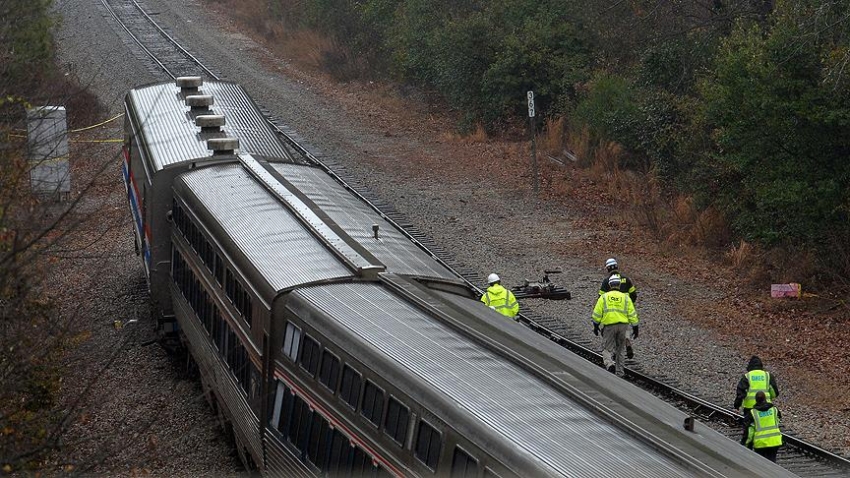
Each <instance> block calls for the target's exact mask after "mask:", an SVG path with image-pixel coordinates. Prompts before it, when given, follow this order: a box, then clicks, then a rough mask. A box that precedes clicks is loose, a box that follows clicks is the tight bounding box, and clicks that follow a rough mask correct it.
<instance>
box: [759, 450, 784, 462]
mask: <svg viewBox="0 0 850 478" xmlns="http://www.w3.org/2000/svg"><path fill="white" fill-rule="evenodd" d="M778 451H779V447H778V446H771V447H767V448H756V449H755V452H756V453H758V454H759V455H761V456H763V457H765V458H767V459H768V460H770V461H772V462H774V463H776V452H778Z"/></svg>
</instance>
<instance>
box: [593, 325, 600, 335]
mask: <svg viewBox="0 0 850 478" xmlns="http://www.w3.org/2000/svg"><path fill="white" fill-rule="evenodd" d="M593 335H595V336H597V337H599V324H597V323H596V322H594V323H593Z"/></svg>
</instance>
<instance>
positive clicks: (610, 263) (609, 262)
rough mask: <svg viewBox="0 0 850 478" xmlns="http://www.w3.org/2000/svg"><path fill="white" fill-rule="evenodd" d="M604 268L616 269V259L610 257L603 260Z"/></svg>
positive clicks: (609, 270)
mask: <svg viewBox="0 0 850 478" xmlns="http://www.w3.org/2000/svg"><path fill="white" fill-rule="evenodd" d="M605 268H606V269H608V272H611V271H614V270H617V259H614V258H613V257H612V258H610V259H608V260H607V261H605Z"/></svg>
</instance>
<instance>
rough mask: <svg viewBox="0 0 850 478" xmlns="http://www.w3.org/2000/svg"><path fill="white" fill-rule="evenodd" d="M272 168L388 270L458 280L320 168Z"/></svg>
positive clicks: (402, 273)
mask: <svg viewBox="0 0 850 478" xmlns="http://www.w3.org/2000/svg"><path fill="white" fill-rule="evenodd" d="M271 167H272V168H274V169H275V170H277V171H278V172H279V173H280V174H281V176H282V177H283V178H285V179H286V181H288V182H289V183H290V184H291V185H292V186H294V187H295V188H296V189H297V190H298V191H300V192H302V193H303V194H305V195H306V196H307V197H308V198H309V199H310V201H311V202H312V203H314V204H315V206H316V207H317V208H318V209H319V210H321V211H322V212H323V213H325V214H327V215H328V217H329V218H330V219H331V220H332V221H333V222H334V223H336V224H338V225H339V226H340V227H341V228H342V229H343V230H344V231H345V233H346V234H347V235H349V236H350V237H351V238H353V239H354V240H355V241H357V242H358V243H359V244H361V245H362V246H363V247H365V248H366V249H367V250H368V251H369V252H370V253H371V254H373V255H374V256H375V258H377V259H378V260H379V261H380V262H381V263H382V264H384V265H385V266H386V269H387V271H392V272H393V273H396V274H401V275H410V276H420V277H436V278H441V279H451V280H456V279H457V277H456V276H455V275H454V274H452V273H451V271H449V270H448V269H447V268H445V267H444V266H443V265H441V264H440V263H439V262H437V261H436V260H435V259H434V258H432V257H431V256H429V255H428V254H427V253H425V252H424V251H423V250H422V249H420V248H419V247H417V246H416V245H415V244H414V243H412V242H411V241H410V239H408V238H407V237H405V236H404V235H403V234H402V233H401V232H400V231H399V230H397V229H396V228H395V227H393V226H392V225H391V224H390V223H389V222H388V221H387V220H385V219H383V218H382V217H381V215H380V214H378V213H377V212H375V210H374V209H372V208H371V207H370V206H369V205H367V204H366V203H364V202H363V201H362V200H360V199H359V198H358V197H356V196H355V195H354V194H351V193H350V192H349V191H348V190H346V189H345V188H344V187H343V186H342V185H340V184H339V183H338V182H337V181H335V180H334V179H333V178H331V177H330V176H329V175H327V174H326V173H324V172H323V171H321V170H319V169H317V168H306V167H303V166H299V165H296V164H285V163H274V164H271ZM373 225H377V226H378V232H377V234H378V239H375V232H374V231H373V229H372V226H373Z"/></svg>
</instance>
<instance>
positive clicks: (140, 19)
mask: <svg viewBox="0 0 850 478" xmlns="http://www.w3.org/2000/svg"><path fill="white" fill-rule="evenodd" d="M101 3H102V4H103V6H104V8H105V10H106V12H107V13H108V15H110V16H111V17H112V18H113V19H114V20H115V21H116V22H117V23H118V24H119V25H120V27H121V28H122V29H123V30H124V31H125V32H126V33H127V35H128V36H129V38H130V39H131V40H132V41H134V42H135V43H136V44H137V45H138V46H139V48H141V49H142V50H143V51H144V52H145V54H147V55H148V56H149V57H150V59H151V61H152V62H153V63H155V67H156V68H158V69H160V70H161V71H163V72H164V74H166V75H168V76H169V77H171V78H177V77H180V76H196V75H198V73H199V72H202V76H204V77H206V78H209V79H213V80H218V79H220V78H219V76H218V75H216V74H215V73H214V72H212V71H211V70H210V69H209V68H207V67H206V66H205V65H204V64H203V63H202V62H201V61H200V60H199V59H197V58H196V57H195V56H193V55H192V54H191V53H190V52H189V51H188V50H186V49H185V48H184V47H183V46H181V45H180V44H179V43H178V42H177V41H176V40H175V39H174V38H173V37H172V36H171V35H170V34H169V33H168V32H166V31H165V30H164V29H163V28H162V27H160V26H159V25H158V24H157V23H156V21H155V20H154V18H153V17H152V16H151V15H149V14H148V13H147V12H145V10H144V9H143V7H142V6H141V5H140V4H139V3H138V2H137V1H136V0H101ZM264 113H265V114H266V116H267V118H268V121H269V122H270V123H271V124H272V125H273V126H274V128H275V129H276V130H277V131H278V133H279V134H280V135H281V137H282V138H283V139H284V141H285V142H286V144H287V145H288V146H289V147H291V148H292V149H293V150H294V151H296V152H297V153H299V154H300V155H303V156H304V157H307V158H308V159H309V160H310V161H313V162H314V163H315V165H317V166H318V167H320V168H321V169H323V170H324V171H325V172H327V173H328V174H330V175H331V176H332V177H333V178H334V179H336V180H337V181H338V182H339V183H340V184H341V185H343V186H344V187H345V188H346V189H348V190H350V191H351V192H353V193H355V194H356V195H358V196H359V197H361V198H362V199H363V200H364V201H366V202H367V203H368V204H369V205H370V206H371V207H372V208H373V209H374V210H375V211H376V212H378V213H379V214H380V215H381V216H382V217H383V218H385V219H387V220H388V221H390V222H392V223H394V224H395V225H397V226H399V227H400V228H401V229H403V230H404V232H405V234H406V235H407V236H408V238H409V239H410V240H411V241H413V242H414V243H415V244H417V245H418V246H419V247H420V248H422V249H423V250H424V251H425V252H427V253H428V254H429V255H430V256H432V257H433V258H434V259H435V260H436V261H438V262H439V263H440V264H442V265H444V266H445V267H447V268H449V269H450V270H451V271H454V272H455V273H457V274H458V275H460V276H462V277H463V278H464V279H465V280H466V281H467V282H468V283H469V284H470V285H471V286H472V287H474V288H476V289H478V287H477V286H476V285H475V284H480V283H482V280H481V277H479V275H478V273H477V272H475V271H472V270H466V269H464V268H462V267H461V266H452V263H455V262H456V261H454V260H453V259H452V257H451V255H450V254H449V253H447V252H446V251H444V250H442V249H441V248H439V247H438V246H436V245H435V244H433V243H431V241H429V240H428V238H426V237H424V236H423V235H422V234H420V233H419V232H417V231H416V229H415V227H414V226H413V225H412V224H410V223H408V222H407V221H406V220H404V218H403V217H402V216H401V215H400V214H398V213H397V212H395V211H394V209H393V208H392V206H391V205H389V204H386V203H384V202H383V201H380V200H379V199H377V198H375V197H373V196H372V195H371V194H370V193H368V192H367V191H366V189H365V188H364V187H362V185H360V184H358V182H357V181H354V180H352V179H350V178H347V177H345V176H346V173H345V168H344V167H343V166H342V165H340V164H338V163H335V162H334V161H332V160H329V159H328V158H319V157H316V156H315V155H313V154H312V153H310V152H309V151H308V150H307V149H306V148H305V147H304V146H303V144H305V142H304V141H303V140H302V139H301V138H299V137H298V136H297V134H295V133H294V132H293V131H292V130H290V129H289V128H288V127H286V126H283V125H281V124H279V121H277V120H276V119H275V118H274V116H273V114H271V113H270V112H268V111H264ZM519 320H520V321H521V322H522V323H524V324H525V325H526V326H528V327H529V328H531V329H532V330H534V331H536V332H537V333H539V334H541V335H543V336H545V337H547V338H549V339H550V340H552V341H553V342H555V343H557V344H558V345H560V346H562V347H564V348H566V349H568V350H570V351H572V352H574V353H576V354H578V355H580V356H582V357H584V358H585V359H587V360H589V361H591V362H593V363H596V364H601V363H602V358H601V355H600V354H598V353H596V352H594V351H593V350H591V349H590V348H589V346H590V344H589V343H587V342H586V341H585V340H583V339H580V338H578V337H575V336H571V334H570V333H569V332H567V331H566V330H565V328H564V326H563V325H562V324H561V323H560V321H558V320H557V319H552V318H546V317H543V316H539V315H537V314H535V313H534V312H529V313H524V314H522V315H521V316H520V318H519ZM626 379H628V380H630V381H632V382H634V383H635V384H637V385H638V386H640V387H641V388H643V389H645V390H648V391H650V392H652V393H654V394H655V395H657V396H659V397H662V398H663V399H664V400H666V401H667V402H669V403H671V404H672V405H674V406H676V407H677V408H679V409H680V410H682V411H685V412H686V413H688V414H689V415H690V416H693V417H695V418H698V419H699V420H700V421H702V422H704V423H705V424H706V425H708V426H710V427H712V428H714V429H716V430H718V431H720V432H722V433H724V434H725V435H726V436H728V437H729V438H730V439H735V440H737V439H738V437H739V434H740V427H739V425H738V421H739V419H740V418H741V417H740V415H737V414H735V413H733V412H731V411H729V410H726V409H724V408H723V407H721V406H718V405H715V404H713V403H710V402H708V401H706V400H703V399H701V398H699V397H696V396H694V395H691V394H689V393H687V392H685V391H682V390H680V389H678V388H676V387H675V386H672V385H669V384H666V383H664V382H663V381H661V380H659V379H656V378H653V377H650V376H648V375H645V374H644V373H642V371H641V370H640V367H639V366H629V367H626ZM784 441H785V446H784V447H783V448H782V449H781V451H780V454H779V460H778V464H779V465H781V466H783V467H784V468H786V469H787V470H789V471H791V472H793V473H796V474H798V475H800V476H825V477H828V476H836V477H838V476H847V475H848V473H850V460H848V459H846V458H844V457H842V456H839V455H836V454H834V453H831V452H829V451H827V450H824V449H822V448H820V447H818V446H816V445H814V444H811V443H808V442H806V441H804V440H802V439H800V438H797V437H795V436H793V434H788V433H786V434H785V436H784Z"/></svg>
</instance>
